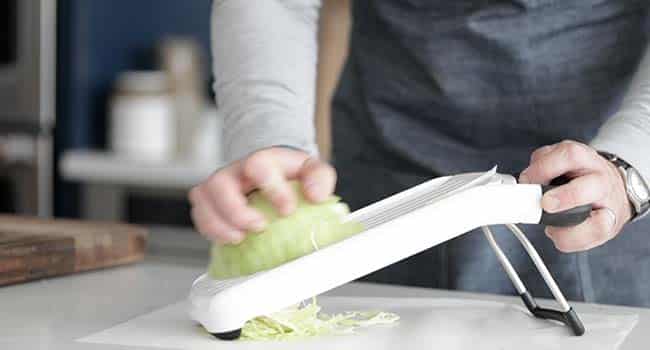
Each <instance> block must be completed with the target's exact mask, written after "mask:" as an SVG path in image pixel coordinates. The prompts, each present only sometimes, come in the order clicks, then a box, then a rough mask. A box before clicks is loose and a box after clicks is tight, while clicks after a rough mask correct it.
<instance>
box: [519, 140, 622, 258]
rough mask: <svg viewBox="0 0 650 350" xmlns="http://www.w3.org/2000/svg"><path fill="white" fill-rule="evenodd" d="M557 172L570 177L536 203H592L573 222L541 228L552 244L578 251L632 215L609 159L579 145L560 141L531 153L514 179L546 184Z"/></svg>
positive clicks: (562, 206) (556, 206) (559, 207)
mask: <svg viewBox="0 0 650 350" xmlns="http://www.w3.org/2000/svg"><path fill="white" fill-rule="evenodd" d="M562 175H566V176H568V177H569V178H571V179H572V180H571V181H570V182H569V183H567V184H565V185H562V186H559V187H558V188H555V189H553V190H551V191H548V192H546V194H545V195H544V197H543V198H542V208H543V209H544V210H545V211H547V212H549V213H555V212H558V211H563V210H567V209H571V208H574V207H577V206H580V205H585V204H592V205H593V208H594V210H593V211H592V212H591V216H590V217H589V218H588V219H587V220H586V221H585V222H583V223H581V224H579V225H577V226H574V227H552V226H548V227H546V230H545V232H546V235H547V236H548V237H549V238H550V239H551V240H552V241H553V243H554V244H555V247H556V248H557V249H558V250H560V251H562V252H566V253H568V252H576V251H583V250H588V249H591V248H594V247H597V246H599V245H601V244H603V243H605V242H607V241H608V240H610V239H612V238H614V237H615V236H616V235H617V234H618V233H619V232H620V231H621V229H622V228H623V225H624V224H625V223H626V222H628V221H629V220H630V218H631V216H632V212H631V205H630V202H629V200H628V197H627V194H626V191H625V184H624V182H623V178H622V177H621V175H620V173H619V172H618V169H616V167H615V166H614V164H612V163H611V162H609V161H608V160H606V159H605V158H603V157H601V156H600V155H599V154H598V153H597V152H596V151H595V150H594V149H593V148H591V147H589V146H587V145H585V144H582V143H579V142H576V141H562V142H560V143H556V144H554V145H550V146H544V147H541V148H539V149H537V150H536V151H535V152H533V154H532V155H531V157H530V165H529V166H528V168H526V169H525V170H524V171H522V173H521V175H520V177H519V182H520V183H537V184H548V183H549V182H550V181H551V180H552V179H554V178H556V177H559V176H562Z"/></svg>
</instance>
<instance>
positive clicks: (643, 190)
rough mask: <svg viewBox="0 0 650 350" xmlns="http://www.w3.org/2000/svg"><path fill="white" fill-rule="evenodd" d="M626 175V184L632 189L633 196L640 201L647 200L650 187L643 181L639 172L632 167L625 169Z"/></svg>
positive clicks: (649, 198) (649, 197) (649, 196)
mask: <svg viewBox="0 0 650 350" xmlns="http://www.w3.org/2000/svg"><path fill="white" fill-rule="evenodd" d="M627 175H628V184H629V186H630V188H631V189H632V191H634V196H635V197H637V198H638V199H639V200H640V202H647V201H648V200H650V188H648V185H646V183H645V181H643V177H642V176H641V174H639V172H638V171H636V169H634V168H629V169H627Z"/></svg>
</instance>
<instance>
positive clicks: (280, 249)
mask: <svg viewBox="0 0 650 350" xmlns="http://www.w3.org/2000/svg"><path fill="white" fill-rule="evenodd" d="M292 186H293V188H294V192H295V194H296V196H297V198H298V205H297V207H296V211H295V212H294V213H292V214H291V215H289V216H286V217H283V216H280V215H279V214H278V212H277V211H276V210H275V208H274V207H273V205H272V204H271V203H270V202H269V201H268V200H267V199H266V197H264V196H263V195H262V194H261V193H259V192H254V193H252V194H251V195H249V197H248V200H249V204H250V205H251V206H252V207H253V208H255V209H257V210H258V211H260V212H261V213H262V214H263V215H264V216H265V217H266V220H267V222H268V225H267V227H266V229H265V230H264V231H262V232H248V233H247V235H246V238H245V239H244V240H243V241H242V242H241V243H239V244H225V245H222V244H217V243H215V244H213V246H212V251H211V257H212V258H211V263H210V266H209V269H208V273H209V274H210V276H212V277H213V278H216V279H227V278H234V277H240V276H246V275H250V274H253V273H255V272H259V271H264V270H268V269H271V268H274V267H276V266H279V265H282V264H284V263H286V262H289V261H291V260H294V259H296V258H299V257H301V256H304V255H307V254H309V253H311V252H313V251H314V250H317V249H321V248H323V247H326V246H328V245H330V244H332V243H336V242H338V241H340V240H342V239H344V238H346V237H349V236H351V235H354V234H355V233H358V232H360V231H361V230H362V227H361V225H360V224H358V223H355V222H344V221H343V219H344V217H345V216H346V215H347V214H348V213H349V212H350V210H349V208H348V206H347V205H346V204H345V203H342V202H340V198H339V197H336V196H331V197H330V198H329V199H327V200H326V201H324V202H321V203H317V204H314V203H311V202H309V201H307V200H306V199H305V198H304V196H303V194H302V190H301V189H300V185H299V183H298V182H292Z"/></svg>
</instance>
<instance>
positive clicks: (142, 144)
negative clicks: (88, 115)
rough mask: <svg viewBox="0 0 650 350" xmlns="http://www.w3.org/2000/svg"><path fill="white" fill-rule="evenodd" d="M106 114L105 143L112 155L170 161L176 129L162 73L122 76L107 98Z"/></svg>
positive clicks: (166, 85)
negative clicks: (107, 114)
mask: <svg viewBox="0 0 650 350" xmlns="http://www.w3.org/2000/svg"><path fill="white" fill-rule="evenodd" d="M109 114H110V121H109V123H110V128H109V142H110V147H111V149H112V150H113V151H114V152H116V153H117V154H120V155H124V156H128V157H129V158H134V159H137V160H143V161H156V162H160V161H166V160H169V159H171V158H173V156H174V150H175V146H176V145H175V127H176V125H175V118H174V106H173V101H172V98H171V96H170V93H169V83H168V79H167V76H166V74H165V73H164V72H161V71H129V72H124V73H122V74H121V75H120V76H119V78H118V80H117V83H116V86H115V90H114V93H113V96H112V98H111V102H110V113H109Z"/></svg>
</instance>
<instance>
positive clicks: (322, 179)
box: [300, 158, 336, 202]
mask: <svg viewBox="0 0 650 350" xmlns="http://www.w3.org/2000/svg"><path fill="white" fill-rule="evenodd" d="M300 178H301V180H302V186H303V191H304V193H305V196H306V197H307V199H309V200H311V201H314V202H321V201H323V200H325V199H327V198H328V197H329V196H330V195H331V194H332V193H333V192H334V187H335V186H336V171H334V168H332V166H331V165H329V164H327V163H325V162H323V161H320V160H318V159H316V158H308V159H307V160H306V161H305V163H304V164H303V166H302V169H301V171H300Z"/></svg>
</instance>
